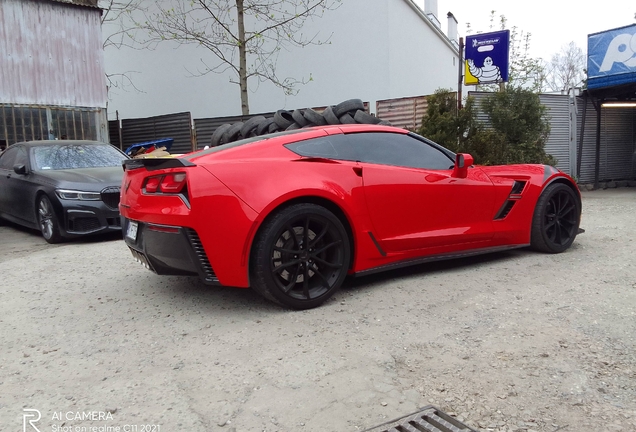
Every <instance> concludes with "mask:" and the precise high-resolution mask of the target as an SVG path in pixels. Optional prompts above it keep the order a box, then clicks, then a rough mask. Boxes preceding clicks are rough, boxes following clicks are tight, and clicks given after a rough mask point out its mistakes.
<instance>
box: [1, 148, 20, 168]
mask: <svg viewBox="0 0 636 432" xmlns="http://www.w3.org/2000/svg"><path fill="white" fill-rule="evenodd" d="M17 155H18V148H17V146H16V147H9V148H8V149H6V150H5V151H4V152H2V154H1V155H0V168H1V169H8V170H12V169H13V165H15V158H16V156H17Z"/></svg>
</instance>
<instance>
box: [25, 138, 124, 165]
mask: <svg viewBox="0 0 636 432" xmlns="http://www.w3.org/2000/svg"><path fill="white" fill-rule="evenodd" d="M32 152H33V153H32V155H33V165H34V166H33V169H36V170H63V169H75V168H98V167H115V166H121V163H122V161H123V160H124V159H126V156H124V155H123V154H122V153H120V152H119V151H118V150H117V149H116V148H115V147H113V146H111V145H110V144H104V145H97V144H72V145H68V144H60V145H51V146H41V147H33V149H32Z"/></svg>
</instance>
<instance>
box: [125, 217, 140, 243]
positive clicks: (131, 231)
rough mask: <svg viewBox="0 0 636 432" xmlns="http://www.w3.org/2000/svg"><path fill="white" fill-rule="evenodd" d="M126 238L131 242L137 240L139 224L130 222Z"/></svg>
mask: <svg viewBox="0 0 636 432" xmlns="http://www.w3.org/2000/svg"><path fill="white" fill-rule="evenodd" d="M126 237H127V238H129V239H131V240H137V222H135V221H129V222H128V229H127V230H126Z"/></svg>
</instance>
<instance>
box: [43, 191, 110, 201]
mask: <svg viewBox="0 0 636 432" xmlns="http://www.w3.org/2000/svg"><path fill="white" fill-rule="evenodd" d="M55 193H56V194H57V196H58V197H60V199H63V200H79V201H99V200H101V199H102V196H101V194H100V193H99V192H84V191H77V190H68V189H55Z"/></svg>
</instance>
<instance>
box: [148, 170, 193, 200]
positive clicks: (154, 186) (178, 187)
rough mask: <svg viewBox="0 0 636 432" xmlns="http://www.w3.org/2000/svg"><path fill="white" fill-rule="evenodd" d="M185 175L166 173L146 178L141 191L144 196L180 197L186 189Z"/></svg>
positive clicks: (182, 173) (181, 173)
mask: <svg viewBox="0 0 636 432" xmlns="http://www.w3.org/2000/svg"><path fill="white" fill-rule="evenodd" d="M186 180H187V177H186V173H184V172H177V173H168V174H161V175H156V176H152V177H148V178H146V180H145V181H144V188H143V191H144V193H146V194H171V195H181V194H184V193H185V189H186V183H187V182H186Z"/></svg>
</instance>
